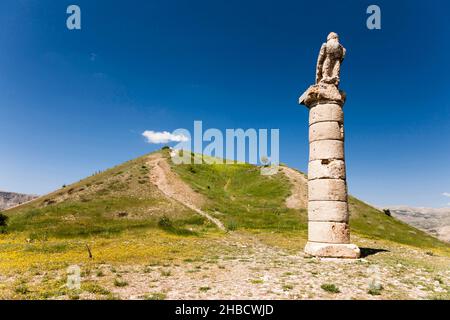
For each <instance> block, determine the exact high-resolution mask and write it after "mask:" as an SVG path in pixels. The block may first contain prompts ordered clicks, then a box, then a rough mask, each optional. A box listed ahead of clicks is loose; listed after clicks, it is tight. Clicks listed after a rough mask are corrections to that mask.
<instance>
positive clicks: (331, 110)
mask: <svg viewBox="0 0 450 320" xmlns="http://www.w3.org/2000/svg"><path fill="white" fill-rule="evenodd" d="M321 121H337V122H339V123H344V112H343V110H342V107H341V106H340V105H339V104H337V103H324V104H318V105H316V106H315V107H313V108H311V109H310V111H309V125H313V124H314V123H317V122H321Z"/></svg>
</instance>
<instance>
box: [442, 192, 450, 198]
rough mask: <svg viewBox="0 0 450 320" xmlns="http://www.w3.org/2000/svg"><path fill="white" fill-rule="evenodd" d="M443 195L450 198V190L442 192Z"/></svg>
mask: <svg viewBox="0 0 450 320" xmlns="http://www.w3.org/2000/svg"><path fill="white" fill-rule="evenodd" d="M442 195H443V196H444V197H449V198H450V192H444V193H442Z"/></svg>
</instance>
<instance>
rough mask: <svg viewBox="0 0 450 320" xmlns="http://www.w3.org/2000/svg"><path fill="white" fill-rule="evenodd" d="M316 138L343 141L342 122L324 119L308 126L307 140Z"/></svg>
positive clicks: (311, 140) (315, 139)
mask: <svg viewBox="0 0 450 320" xmlns="http://www.w3.org/2000/svg"><path fill="white" fill-rule="evenodd" d="M318 140H340V141H344V126H343V124H341V123H339V122H337V121H326V122H318V123H315V124H313V125H311V126H309V142H313V141H318Z"/></svg>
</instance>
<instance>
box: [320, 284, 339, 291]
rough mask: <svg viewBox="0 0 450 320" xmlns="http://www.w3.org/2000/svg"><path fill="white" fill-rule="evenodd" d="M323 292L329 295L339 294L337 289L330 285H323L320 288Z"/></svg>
mask: <svg viewBox="0 0 450 320" xmlns="http://www.w3.org/2000/svg"><path fill="white" fill-rule="evenodd" d="M320 287H321V288H322V289H323V290H325V291H326V292H330V293H339V292H341V291H340V290H339V288H338V287H337V286H336V285H335V284H332V283H325V284H323V285H321V286H320Z"/></svg>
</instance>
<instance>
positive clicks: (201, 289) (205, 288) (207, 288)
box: [198, 287, 211, 292]
mask: <svg viewBox="0 0 450 320" xmlns="http://www.w3.org/2000/svg"><path fill="white" fill-rule="evenodd" d="M198 290H199V291H200V292H207V291H209V290H211V288H210V287H200V288H198Z"/></svg>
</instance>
